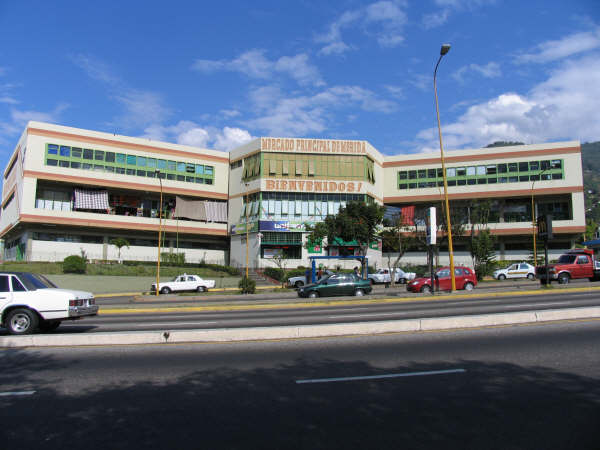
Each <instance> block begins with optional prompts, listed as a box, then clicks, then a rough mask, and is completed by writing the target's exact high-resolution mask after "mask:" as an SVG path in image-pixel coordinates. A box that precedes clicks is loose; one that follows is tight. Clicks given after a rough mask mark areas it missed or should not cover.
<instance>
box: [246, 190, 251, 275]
mask: <svg viewBox="0 0 600 450" xmlns="http://www.w3.org/2000/svg"><path fill="white" fill-rule="evenodd" d="M245 184H246V208H245V209H246V279H248V264H249V263H248V259H249V258H248V254H249V252H250V247H249V245H250V244H249V241H248V238H249V236H250V232H249V231H248V207H249V206H250V203H249V202H248V183H245Z"/></svg>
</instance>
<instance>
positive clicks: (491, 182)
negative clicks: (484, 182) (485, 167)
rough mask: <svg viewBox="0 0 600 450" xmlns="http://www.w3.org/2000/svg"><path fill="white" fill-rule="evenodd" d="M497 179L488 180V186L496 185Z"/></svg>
mask: <svg viewBox="0 0 600 450" xmlns="http://www.w3.org/2000/svg"><path fill="white" fill-rule="evenodd" d="M497 182H498V179H497V178H488V184H494V183H497Z"/></svg>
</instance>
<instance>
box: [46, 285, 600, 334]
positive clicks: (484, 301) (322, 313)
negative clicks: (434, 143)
mask: <svg viewBox="0 0 600 450" xmlns="http://www.w3.org/2000/svg"><path fill="white" fill-rule="evenodd" d="M599 305H600V291H591V292H569V291H561V292H560V293H553V294H547V295H528V296H523V295H519V296H510V297H490V296H489V295H487V294H482V295H481V296H474V297H470V298H466V299H458V298H452V297H443V298H440V299H436V300H434V301H419V300H418V298H415V301H410V302H401V303H384V304H369V305H343V306H314V307H302V308H299V307H289V308H284V309H281V308H278V309H249V310H244V311H239V310H232V311H209V312H197V311H191V312H185V311H175V312H168V313H167V312H151V311H148V312H144V313H140V314H133V313H128V314H110V315H104V316H103V315H99V316H97V317H93V318H86V319H84V320H81V321H77V322H68V321H66V322H63V324H62V325H61V326H60V328H58V329H57V330H56V331H55V333H80V332H106V331H145V330H161V331H162V330H174V329H178V330H186V329H204V328H240V327H249V326H252V327H268V326H280V325H308V324H327V323H350V322H369V321H380V320H394V319H414V318H425V317H427V318H433V317H450V316H458V315H473V314H490V313H504V312H517V311H531V310H547V309H560V308H575V307H584V306H599Z"/></svg>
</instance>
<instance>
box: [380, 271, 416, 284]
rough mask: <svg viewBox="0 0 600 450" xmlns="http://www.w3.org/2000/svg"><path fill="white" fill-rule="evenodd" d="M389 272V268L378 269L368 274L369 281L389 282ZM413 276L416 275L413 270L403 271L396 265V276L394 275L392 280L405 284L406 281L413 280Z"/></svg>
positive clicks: (390, 280)
mask: <svg viewBox="0 0 600 450" xmlns="http://www.w3.org/2000/svg"><path fill="white" fill-rule="evenodd" d="M391 272H392V270H391V269H379V270H378V271H377V272H375V273H370V274H369V280H370V281H371V284H377V283H391V282H392V277H391V276H390V273H391ZM415 276H416V274H415V273H414V272H405V271H403V270H402V269H400V268H399V267H397V268H396V276H395V277H394V282H395V283H400V284H406V283H407V282H409V281H411V280H414V279H415Z"/></svg>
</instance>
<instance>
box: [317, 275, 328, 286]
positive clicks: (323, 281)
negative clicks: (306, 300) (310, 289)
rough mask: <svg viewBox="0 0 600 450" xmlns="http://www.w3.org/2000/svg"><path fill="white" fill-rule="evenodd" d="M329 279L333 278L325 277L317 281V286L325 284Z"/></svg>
mask: <svg viewBox="0 0 600 450" xmlns="http://www.w3.org/2000/svg"><path fill="white" fill-rule="evenodd" d="M329 278H331V275H323V278H321V279H320V280H319V281H317V284H323V283H325V282H326V281H327V280H328V279H329Z"/></svg>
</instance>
